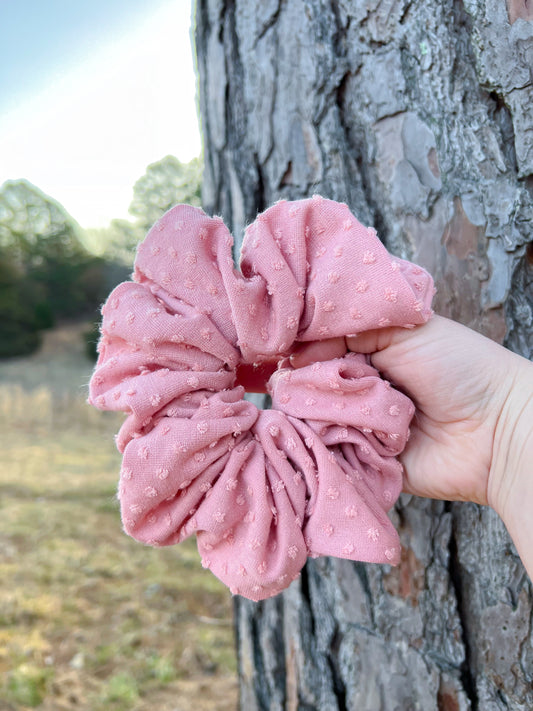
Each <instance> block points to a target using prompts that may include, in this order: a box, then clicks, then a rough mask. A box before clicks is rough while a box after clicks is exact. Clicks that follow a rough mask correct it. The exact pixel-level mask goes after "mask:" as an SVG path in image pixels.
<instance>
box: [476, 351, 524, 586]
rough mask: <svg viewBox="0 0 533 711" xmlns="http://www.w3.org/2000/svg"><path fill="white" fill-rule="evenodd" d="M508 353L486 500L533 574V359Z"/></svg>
mask: <svg viewBox="0 0 533 711" xmlns="http://www.w3.org/2000/svg"><path fill="white" fill-rule="evenodd" d="M510 355H511V356H512V357H511V359H510V362H509V370H508V373H507V377H506V382H505V385H504V389H505V393H504V396H503V401H502V407H501V411H500V416H499V418H498V422H497V425H496V428H495V432H494V444H493V456H492V463H491V468H490V473H489V481H488V487H487V500H488V502H489V504H490V505H491V506H492V508H494V509H495V511H496V512H497V513H498V514H499V515H500V517H501V518H502V520H503V522H504V523H505V525H506V527H507V530H508V531H509V533H510V535H511V537H512V539H513V541H514V543H515V545H516V547H517V549H518V552H519V553H520V555H521V557H522V560H523V561H524V564H525V565H526V568H528V571H529V574H530V575H532V572H533V571H532V566H533V557H532V553H531V548H532V544H533V516H532V509H533V363H531V362H529V361H528V360H526V359H525V358H521V357H520V356H517V355H514V354H510Z"/></svg>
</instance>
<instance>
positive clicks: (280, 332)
mask: <svg viewBox="0 0 533 711" xmlns="http://www.w3.org/2000/svg"><path fill="white" fill-rule="evenodd" d="M232 244H233V240H232V237H231V235H230V233H229V232H228V230H227V228H226V226H225V225H224V223H223V221H222V220H221V219H220V218H218V217H214V218H210V217H208V216H207V215H206V214H205V213H204V212H203V211H202V210H200V209H197V208H193V207H189V206H186V205H178V206H177V207H174V208H173V209H171V210H170V211H169V212H167V213H166V214H165V215H164V216H163V217H162V218H161V219H160V220H159V222H157V223H156V225H155V226H154V227H153V228H152V229H151V230H150V232H149V233H148V235H147V237H146V239H145V241H144V242H143V243H142V244H141V245H140V247H139V251H138V255H137V258H136V262H135V271H134V281H133V282H126V283H123V284H120V285H119V286H118V287H117V288H116V289H115V290H114V291H113V292H112V294H111V295H110V297H109V299H108V301H107V302H106V304H105V306H104V307H103V309H102V312H103V323H102V337H101V340H100V344H99V349H100V355H99V359H98V363H97V366H96V369H95V372H94V375H93V377H92V380H91V383H90V401H91V402H92V403H93V404H94V405H95V406H96V407H98V408H101V409H106V410H124V411H126V412H127V413H128V417H127V419H126V421H125V423H124V424H123V426H122V428H121V429H120V432H119V434H118V437H117V445H118V448H119V450H120V451H121V452H122V453H123V454H124V457H123V466H122V469H121V476H120V484H119V499H120V504H121V512H122V519H123V524H124V529H125V531H126V532H127V533H128V534H130V535H132V536H133V537H134V538H136V539H138V540H140V541H142V542H144V543H147V544H150V545H154V546H163V545H170V544H173V543H178V542H179V541H182V540H183V539H184V538H186V537H188V536H189V535H191V534H192V533H196V534H197V538H198V548H199V551H200V554H201V556H202V563H203V565H204V567H207V568H210V569H211V570H212V571H213V573H215V575H217V576H218V577H219V578H220V579H221V580H222V581H223V582H224V583H226V584H227V585H228V586H229V587H230V589H231V591H232V592H233V593H238V594H240V595H244V596H246V597H248V598H251V599H252V600H260V599H263V598H267V597H270V596H272V595H275V594H276V593H278V592H280V591H281V590H282V589H283V588H285V587H287V585H288V584H289V583H290V582H291V581H292V580H293V579H294V578H296V577H297V576H298V574H299V572H300V570H301V568H302V566H303V565H304V563H305V561H306V559H307V556H308V555H310V556H320V555H333V556H338V557H341V558H349V559H352V560H362V561H370V562H382V563H391V564H396V563H397V562H398V561H399V555H400V546H399V540H398V535H397V533H396V531H395V530H394V528H393V526H392V524H391V523H390V521H389V519H388V517H387V515H386V513H387V511H388V510H389V509H390V508H391V506H392V505H393V504H394V502H395V500H396V499H397V497H398V495H399V492H400V490H401V485H402V472H401V465H400V464H399V462H398V461H397V459H396V456H397V455H398V454H399V453H400V452H401V451H402V450H403V448H404V446H405V443H406V441H407V437H408V427H409V423H410V420H411V417H412V415H413V412H414V407H413V404H412V403H411V401H410V400H409V399H408V398H407V397H406V396H405V395H403V394H402V393H400V392H398V391H396V390H394V389H393V388H392V387H391V386H390V384H389V383H388V382H386V381H385V380H383V379H381V378H380V376H379V373H378V372H377V371H376V370H375V369H374V368H373V367H372V366H371V365H370V363H369V358H368V357H366V356H363V355H359V354H348V355H346V356H345V357H343V358H338V359H335V360H331V361H327V362H322V363H314V364H313V365H310V366H307V367H303V368H300V369H297V370H295V369H293V368H291V366H290V364H289V362H288V360H287V359H285V360H281V363H280V368H279V369H278V370H277V371H276V372H275V373H274V374H273V375H272V377H271V378H270V381H269V392H270V393H271V396H272V409H270V410H264V411H263V410H258V408H257V407H256V406H255V405H253V404H252V403H251V402H248V401H246V400H244V399H243V396H244V389H243V388H242V387H241V386H239V385H236V369H237V367H238V366H239V365H242V364H253V363H260V362H262V361H272V359H281V358H282V356H283V355H284V354H285V355H286V354H287V353H289V352H290V351H291V349H292V348H293V347H294V345H295V343H296V342H305V341H307V342H311V341H317V340H323V339H326V338H331V337H334V336H345V335H347V334H353V333H359V332H361V331H365V330H368V329H375V328H380V327H386V326H405V327H409V326H411V325H415V324H421V323H423V322H425V321H427V319H428V318H429V317H430V315H431V310H430V304H431V298H432V294H433V282H432V280H431V277H430V276H429V275H428V274H427V273H426V272H425V271H424V270H422V269H421V268H419V267H417V266H415V265H413V264H411V263H409V262H406V261H404V260H401V259H397V258H394V257H391V256H390V255H389V254H388V252H387V251H386V249H385V248H384V247H383V245H382V244H381V243H380V241H379V240H378V238H377V236H376V233H375V231H374V230H373V229H372V228H366V227H363V226H362V225H361V224H360V223H359V222H358V221H357V220H356V219H355V218H354V216H353V215H352V214H351V213H350V211H349V210H348V208H347V207H346V205H343V204H339V203H336V202H333V201H330V200H325V199H323V198H320V197H318V196H316V197H315V198H313V199H309V200H302V201H297V202H285V201H281V202H279V203H277V204H276V205H274V206H273V207H271V208H270V209H268V210H267V211H266V212H264V213H262V214H261V215H259V216H258V217H257V219H256V220H255V222H254V223H253V224H252V225H250V226H249V227H248V228H247V230H246V236H245V240H244V245H243V248H242V255H241V273H239V272H238V271H237V270H236V269H235V268H234V262H233V259H232V256H231V248H232Z"/></svg>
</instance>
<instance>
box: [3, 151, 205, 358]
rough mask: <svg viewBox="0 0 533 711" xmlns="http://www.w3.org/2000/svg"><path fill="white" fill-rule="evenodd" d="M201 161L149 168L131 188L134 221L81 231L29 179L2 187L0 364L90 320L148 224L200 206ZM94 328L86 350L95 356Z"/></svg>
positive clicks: (119, 277)
mask: <svg viewBox="0 0 533 711" xmlns="http://www.w3.org/2000/svg"><path fill="white" fill-rule="evenodd" d="M200 190H201V168H200V161H199V160H198V159H195V160H193V161H191V162H190V163H187V164H184V163H181V162H180V161H179V160H178V159H177V158H174V157H173V156H166V157H165V158H163V159H162V160H160V161H158V162H156V163H153V164H151V165H149V166H148V168H147V169H146V173H145V174H144V175H143V176H142V177H141V178H139V180H138V181H137V182H136V183H135V185H134V187H133V200H132V203H131V206H130V209H129V211H130V213H131V215H132V216H133V218H134V219H133V220H132V221H130V220H112V222H111V224H110V225H109V227H107V228H104V229H100V230H88V231H84V230H82V228H81V227H80V226H79V225H78V223H77V222H76V221H75V220H74V218H72V217H71V216H70V215H69V214H68V213H67V211H66V210H65V209H64V208H63V207H62V206H61V205H60V204H59V203H57V202H56V201H55V200H53V199H52V198H51V197H49V196H47V195H45V194H44V193H43V192H41V191H40V190H39V189H38V188H37V187H35V186H34V185H32V184H31V183H29V182H27V181H26V180H9V181H7V182H5V183H4V184H3V185H2V186H1V187H0V358H6V357H11V356H17V355H24V354H28V353H31V352H33V351H34V350H35V349H36V348H37V347H38V346H39V344H40V342H41V333H42V331H43V329H46V328H50V327H52V326H54V325H55V324H56V323H57V322H58V321H61V320H64V319H69V320H80V319H85V320H94V319H95V317H96V311H97V308H98V306H99V305H100V304H101V303H102V302H103V301H104V300H105V298H106V296H107V294H108V293H109V291H110V290H111V289H112V287H113V286H114V285H115V284H117V283H118V282H119V281H121V280H123V279H125V278H126V277H127V275H128V272H129V270H130V268H131V264H132V262H133V257H134V253H135V248H136V246H137V244H138V243H139V241H141V240H142V239H143V237H144V235H145V234H146V232H147V230H148V229H149V228H150V226H151V225H152V224H153V223H154V222H155V221H156V220H157V219H159V217H161V215H162V214H163V213H164V212H166V211H167V210H168V209H169V208H170V207H172V205H174V204H176V203H178V202H188V203H189V204H193V205H199V204H200ZM96 336H97V334H96V333H95V329H94V328H92V329H91V330H90V332H89V335H88V336H87V338H88V352H89V354H90V355H94V353H95V351H94V343H95V340H96Z"/></svg>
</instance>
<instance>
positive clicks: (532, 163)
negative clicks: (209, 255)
mask: <svg viewBox="0 0 533 711" xmlns="http://www.w3.org/2000/svg"><path fill="white" fill-rule="evenodd" d="M532 19H533V11H532V10H531V8H530V4H529V3H528V0H509V3H508V6H506V5H505V0H464V1H463V2H460V0H441V1H440V2H436V3H435V2H427V0H352V2H349V1H348V0H225V1H224V0H197V7H196V47H197V54H198V68H199V75H200V105H201V114H202V125H203V134H204V141H205V174H204V206H205V209H206V210H207V211H208V212H215V213H218V214H221V215H222V216H223V217H224V220H225V221H226V223H227V224H228V226H229V227H230V228H231V229H232V230H233V232H234V234H235V236H236V239H237V241H239V239H240V238H241V236H242V233H243V227H244V226H245V225H246V223H247V222H249V221H251V220H253V219H254V218H255V216H256V214H257V212H258V211H260V210H263V209H264V208H265V207H267V206H269V205H270V204H272V203H273V202H274V201H275V200H277V199H279V198H288V199H297V198H303V197H308V196H309V195H310V194H312V193H314V192H317V193H320V194H322V195H323V196H324V197H327V198H331V199H334V200H339V201H343V202H346V203H347V204H348V206H349V207H350V209H351V210H352V212H353V213H354V214H355V215H356V216H357V217H358V218H359V219H360V220H361V221H362V222H363V223H366V224H372V225H374V226H375V227H376V228H377V230H378V233H379V235H380V237H381V239H382V240H383V241H384V242H385V244H386V246H387V247H388V249H389V250H390V251H391V252H393V253H395V254H397V255H399V256H401V257H406V258H408V259H411V260H413V261H415V262H418V263H419V264H421V265H422V266H424V267H425V268H426V269H428V270H429V271H430V272H431V273H432V274H433V276H434V278H435V281H436V286H437V288H438V293H437V296H436V302H435V308H436V311H437V312H438V313H441V314H443V315H445V316H449V317H451V318H454V319H456V320H459V321H461V322H463V323H465V324H467V325H469V326H471V327H473V328H475V329H477V330H479V331H482V332H483V333H485V334H486V335H488V336H490V337H491V338H494V339H495V340H497V341H499V342H502V343H504V344H505V345H507V346H508V347H510V348H512V349H514V350H515V351H517V352H519V353H521V354H523V355H525V356H526V357H531V355H532V353H533V266H532V265H533V248H532V247H533V242H532V239H533V236H532V231H531V225H532V222H533V200H532V197H533V87H532V65H533V22H532V21H531V20H532ZM450 347H451V348H453V344H450ZM393 519H394V522H395V524H396V526H397V528H398V530H399V532H400V537H401V541H402V544H403V556H402V561H401V564H400V566H399V567H397V568H391V567H389V566H377V565H364V564H354V563H351V562H349V561H344V560H334V559H328V558H322V559H317V560H312V561H309V563H308V564H307V566H306V568H305V569H304V571H303V572H302V575H301V578H300V579H299V580H298V581H295V582H294V583H293V584H292V586H291V587H290V589H289V590H288V591H286V592H285V593H284V594H282V595H280V596H278V597H277V598H275V599H272V600H268V601H266V602H263V603H258V604H256V603H252V602H249V601H247V600H243V599H240V598H236V599H235V612H236V625H237V641H238V649H239V671H240V686H241V708H242V709H246V711H254V710H259V709H272V710H274V709H289V710H295V709H301V710H303V709H320V711H329V710H334V709H357V710H358V711H377V710H383V711H393V710H397V711H403V710H404V709H421V710H422V711H431V710H432V709H442V710H446V711H455V710H459V709H461V710H463V709H479V710H480V711H493V710H494V711H495V710H496V709H524V710H525V709H532V708H533V687H532V682H533V632H532V601H533V597H532V589H531V583H530V581H529V579H528V578H527V576H526V574H525V572H524V569H523V567H522V565H521V563H520V561H519V559H518V557H517V554H516V551H515V549H514V547H513V545H512V543H511V542H510V539H509V537H508V535H507V533H506V531H505V528H504V526H503V524H502V522H501V521H500V520H499V518H498V516H497V515H496V514H495V513H494V512H493V511H492V510H490V509H488V508H483V507H480V506H477V505H474V504H456V503H454V504H451V503H447V502H438V501H430V500H423V499H418V498H415V497H410V496H407V495H404V496H402V498H401V500H400V501H399V503H398V505H397V507H396V509H395V511H394V512H393Z"/></svg>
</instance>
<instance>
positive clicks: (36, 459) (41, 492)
mask: <svg viewBox="0 0 533 711" xmlns="http://www.w3.org/2000/svg"><path fill="white" fill-rule="evenodd" d="M79 330H80V329H76V328H69V329H63V330H61V331H58V332H56V333H55V334H50V335H49V338H48V339H47V341H46V342H45V347H44V349H43V351H42V352H41V353H40V354H39V355H38V356H35V357H33V358H31V359H20V360H17V361H10V362H6V363H4V364H2V365H0V447H1V451H2V455H3V456H2V463H1V464H0V517H1V518H0V520H1V522H2V523H1V526H0V530H1V533H0V579H1V581H2V584H1V586H0V699H1V700H0V711H7V710H8V709H9V710H14V709H17V710H19V709H25V708H39V709H42V710H43V711H63V710H65V711H66V710H67V709H76V710H83V711H85V710H87V711H104V709H105V710H106V711H108V710H109V711H130V710H131V711H148V709H150V711H151V710H152V709H158V711H159V710H160V711H171V710H172V711H179V710H180V709H187V710H189V709H190V708H194V709H195V710H197V709H198V710H199V711H204V710H205V711H207V710H214V709H217V711H226V710H227V711H229V710H230V709H235V708H236V705H237V684H236V678H235V657H234V649H233V630H232V622H231V601H230V596H229V593H228V592H227V590H226V589H225V588H224V587H223V586H222V585H221V584H220V583H219V582H218V581H217V580H216V579H215V578H214V577H213V576H212V575H211V574H210V573H208V572H207V571H204V570H203V569H202V568H201V566H200V564H199V559H198V554H197V552H196V546H195V543H194V541H188V542H186V543H185V544H182V545H181V546H179V547H172V548H167V549H160V550H155V549H151V548H145V547H143V546H141V545H140V544H138V543H135V542H134V541H132V540H131V539H129V538H128V537H127V536H125V535H124V534H123V533H122V531H121V527H120V521H119V515H118V507H117V503H116V499H115V487H116V478H117V471H118V468H119V455H118V454H117V452H116V451H115V448H114V444H113V440H112V433H113V432H114V431H115V430H116V428H117V424H118V422H119V420H118V419H117V417H115V416H114V415H111V416H110V415H109V414H107V415H106V414H101V413H97V412H96V411H94V410H92V409H91V408H89V407H88V406H86V405H85V402H84V399H85V395H86V393H85V390H84V387H83V384H84V383H86V382H87V380H88V377H89V374H90V369H91V366H90V364H89V363H88V362H87V361H84V358H83V354H82V352H81V340H80V339H79Z"/></svg>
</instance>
